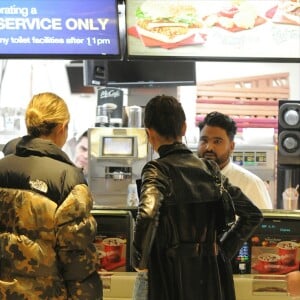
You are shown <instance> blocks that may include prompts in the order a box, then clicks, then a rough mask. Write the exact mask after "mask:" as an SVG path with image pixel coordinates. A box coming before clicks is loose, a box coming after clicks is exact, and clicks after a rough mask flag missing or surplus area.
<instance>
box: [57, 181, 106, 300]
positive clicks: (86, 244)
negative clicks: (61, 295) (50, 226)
mask: <svg viewBox="0 0 300 300" xmlns="http://www.w3.org/2000/svg"><path fill="white" fill-rule="evenodd" d="M92 205H93V201H92V196H91V194H90V192H89V189H88V187H87V186H86V185H85V184H81V185H76V186H75V187H74V188H73V190H72V191H71V192H70V194H69V195H68V196H67V198H66V199H65V200H64V201H63V203H62V204H61V205H60V206H59V207H58V209H57V211H56V214H55V222H56V229H57V232H56V235H57V237H56V240H57V244H56V252H57V255H58V259H59V264H60V265H59V267H60V269H61V273H62V276H63V278H64V280H65V283H66V287H67V290H68V296H69V297H70V298H71V299H82V300H83V299H102V284H101V280H100V277H99V275H98V273H97V267H98V265H97V252H96V248H95V246H94V244H93V241H94V238H95V235H96V230H97V223H96V221H95V219H94V217H93V216H92V215H91V209H92Z"/></svg>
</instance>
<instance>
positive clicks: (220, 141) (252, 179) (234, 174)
mask: <svg viewBox="0 0 300 300" xmlns="http://www.w3.org/2000/svg"><path fill="white" fill-rule="evenodd" d="M199 129H200V140H199V144H198V156H199V157H203V158H207V159H211V160H214V161H215V162H216V163H217V164H218V165H219V167H220V169H221V173H222V174H224V175H225V176H226V177H228V179H229V181H230V183H231V184H233V185H235V186H238V187H239V188H240V189H241V190H242V191H243V192H244V193H245V194H246V196H248V197H249V198H250V199H251V200H252V201H253V203H254V204H255V205H256V206H257V207H259V208H260V209H266V208H267V209H271V208H272V201H271V198H270V195H269V192H268V190H267V187H266V185H265V183H264V182H263V181H262V179H260V178H259V177H258V176H256V175H255V174H253V173H251V172H250V171H248V170H247V169H245V168H243V167H241V166H238V165H237V164H235V163H233V162H232V161H231V159H230V158H231V154H232V152H233V150H234V147H235V143H234V137H235V134H236V131H237V127H236V124H235V122H234V120H232V119H231V118H230V117H228V116H227V115H224V114H222V113H220V112H211V113H209V114H208V115H207V116H206V117H205V119H204V120H203V121H202V122H200V123H199Z"/></svg>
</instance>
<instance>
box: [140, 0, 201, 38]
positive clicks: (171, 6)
mask: <svg viewBox="0 0 300 300" xmlns="http://www.w3.org/2000/svg"><path fill="white" fill-rule="evenodd" d="M136 18H137V23H136V27H137V31H138V33H139V34H140V35H143V36H146V37H149V38H153V39H156V40H159V41H161V42H165V43H176V42H179V41H182V40H184V39H186V38H188V37H191V36H192V35H193V34H195V33H196V32H197V31H199V29H200V28H202V27H203V22H202V19H201V18H199V17H198V14H197V8H196V7H195V6H193V5H191V4H188V3H187V4H185V3H182V2H181V3H176V2H175V1H174V3H171V2H168V3H166V2H164V1H145V2H143V3H142V4H141V6H139V7H138V8H137V10H136Z"/></svg>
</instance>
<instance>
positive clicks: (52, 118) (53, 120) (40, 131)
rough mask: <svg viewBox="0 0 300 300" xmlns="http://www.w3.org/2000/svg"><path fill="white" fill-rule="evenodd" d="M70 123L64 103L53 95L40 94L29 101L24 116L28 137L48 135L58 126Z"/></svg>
mask: <svg viewBox="0 0 300 300" xmlns="http://www.w3.org/2000/svg"><path fill="white" fill-rule="evenodd" d="M69 121H70V113H69V109H68V106H67V104H66V102H65V101H64V100H63V99H62V98H60V97H59V96H58V95H56V94H54V93H48V92H47V93H40V94H37V95H34V96H33V97H32V99H31V100H30V102H29V104H28V106H27V109H26V114H25V122H26V127H27V132H28V134H29V135H32V136H35V137H39V136H41V135H49V134H50V133H51V132H52V130H53V129H54V128H55V127H56V126H57V125H58V124H66V123H68V122H69Z"/></svg>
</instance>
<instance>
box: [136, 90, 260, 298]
mask: <svg viewBox="0 0 300 300" xmlns="http://www.w3.org/2000/svg"><path fill="white" fill-rule="evenodd" d="M144 125H145V130H146V132H147V136H148V140H149V143H150V144H151V145H152V147H153V149H154V150H155V151H156V152H158V154H159V158H158V159H155V160H152V161H149V162H147V163H146V165H145V166H144V168H143V170H142V183H141V194H140V203H139V207H138V213H137V218H136V225H135V229H134V239H133V254H132V255H133V257H132V261H133V267H134V268H135V269H136V270H137V271H138V276H137V280H136V283H135V289H134V299H138V300H140V299H149V300H160V299H161V300H202V299H203V300H233V299H235V291H234V283H233V275H232V270H231V262H230V260H231V258H233V256H234V255H235V254H236V253H237V251H238V250H239V249H240V247H241V246H242V244H243V243H244V241H246V240H247V239H248V238H249V237H250V236H251V234H252V233H253V232H254V230H255V229H256V228H257V226H258V225H259V224H260V223H261V222H262V219H263V217H262V213H261V211H260V210H259V209H258V208H257V207H256V206H255V205H254V204H253V203H252V202H251V201H250V200H249V199H248V198H247V197H246V196H245V195H244V194H243V193H242V191H241V190H240V189H239V188H238V187H235V186H232V185H230V184H229V183H228V180H226V179H225V187H226V188H227V189H228V191H229V193H230V194H231V196H232V198H233V201H234V205H235V213H236V221H235V222H234V224H233V225H232V227H231V228H230V229H227V231H224V228H225V227H224V228H223V227H222V226H221V224H223V223H224V222H223V219H225V218H224V215H225V214H226V213H227V212H226V211H225V212H224V213H220V191H219V189H218V188H217V187H216V185H215V181H214V177H213V176H212V172H211V169H210V168H208V164H207V160H205V159H201V158H198V157H196V156H195V155H194V154H193V153H192V151H191V150H189V149H188V148H187V146H186V145H184V144H183V143H182V137H183V136H184V135H185V131H186V119H185V114H184V111H183V109H182V106H181V104H180V103H179V102H178V101H177V99H175V98H174V97H172V96H165V95H162V96H156V97H154V98H152V99H151V100H150V101H149V102H148V103H147V105H146V107H145V117H144ZM212 166H213V172H215V173H217V174H219V173H220V172H219V168H218V166H217V164H215V163H212ZM147 277H148V286H147V285H141V284H140V283H141V281H140V280H141V279H142V280H143V279H145V278H147ZM144 282H145V281H144ZM143 287H144V292H145V293H144V294H143V291H142V290H139V288H141V289H143Z"/></svg>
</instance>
